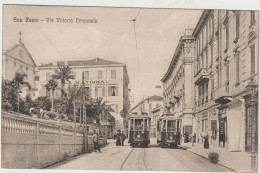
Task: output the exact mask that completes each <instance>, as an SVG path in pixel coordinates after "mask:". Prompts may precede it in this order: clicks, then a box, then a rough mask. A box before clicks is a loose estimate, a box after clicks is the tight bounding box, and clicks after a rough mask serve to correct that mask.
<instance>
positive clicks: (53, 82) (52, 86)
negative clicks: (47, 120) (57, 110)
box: [45, 79, 58, 112]
mask: <svg viewBox="0 0 260 173" xmlns="http://www.w3.org/2000/svg"><path fill="white" fill-rule="evenodd" d="M45 87H46V89H47V90H49V91H51V112H53V95H54V91H55V89H56V88H57V87H58V82H57V80H56V79H50V80H49V81H48V83H47V84H46V85H45Z"/></svg>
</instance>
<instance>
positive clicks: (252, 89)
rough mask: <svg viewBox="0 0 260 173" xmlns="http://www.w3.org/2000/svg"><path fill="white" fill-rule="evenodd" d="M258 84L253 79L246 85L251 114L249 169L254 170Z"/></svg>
mask: <svg viewBox="0 0 260 173" xmlns="http://www.w3.org/2000/svg"><path fill="white" fill-rule="evenodd" d="M257 88H258V84H257V83H255V82H254V81H250V82H249V83H248V85H247V86H246V89H247V91H248V92H249V95H250V97H249V99H250V100H249V109H251V111H250V114H252V150H251V170H252V171H256V146H255V143H256V125H257V122H256V120H257V112H256V107H257V105H258V100H257V99H258V94H257Z"/></svg>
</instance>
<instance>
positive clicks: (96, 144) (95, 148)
mask: <svg viewBox="0 0 260 173" xmlns="http://www.w3.org/2000/svg"><path fill="white" fill-rule="evenodd" d="M93 143H94V150H95V151H96V152H100V147H99V144H98V134H97V132H96V130H94V135H93ZM97 150H98V151H97Z"/></svg>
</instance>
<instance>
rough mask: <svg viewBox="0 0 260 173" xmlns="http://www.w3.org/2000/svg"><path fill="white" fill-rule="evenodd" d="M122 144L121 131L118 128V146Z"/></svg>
mask: <svg viewBox="0 0 260 173" xmlns="http://www.w3.org/2000/svg"><path fill="white" fill-rule="evenodd" d="M120 145H121V133H120V130H117V134H116V146H120Z"/></svg>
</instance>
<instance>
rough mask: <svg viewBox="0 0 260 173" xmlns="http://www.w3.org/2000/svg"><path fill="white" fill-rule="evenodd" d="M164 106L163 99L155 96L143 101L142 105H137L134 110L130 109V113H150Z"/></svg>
mask: <svg viewBox="0 0 260 173" xmlns="http://www.w3.org/2000/svg"><path fill="white" fill-rule="evenodd" d="M162 105H163V97H161V96H157V95H153V96H151V97H147V98H146V99H144V100H142V101H141V102H140V103H138V104H137V105H135V106H134V107H133V108H131V109H130V112H138V111H141V112H147V113H150V112H151V111H152V110H153V109H154V108H157V107H159V106H162Z"/></svg>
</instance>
